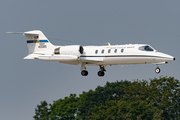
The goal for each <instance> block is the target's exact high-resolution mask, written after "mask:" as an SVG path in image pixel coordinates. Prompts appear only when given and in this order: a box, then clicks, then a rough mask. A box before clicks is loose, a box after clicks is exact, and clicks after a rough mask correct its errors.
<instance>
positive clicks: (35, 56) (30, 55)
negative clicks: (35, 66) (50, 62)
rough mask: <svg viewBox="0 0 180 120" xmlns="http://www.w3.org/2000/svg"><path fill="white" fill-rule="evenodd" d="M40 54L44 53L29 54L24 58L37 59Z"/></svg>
mask: <svg viewBox="0 0 180 120" xmlns="http://www.w3.org/2000/svg"><path fill="white" fill-rule="evenodd" d="M40 55H42V54H29V55H27V56H26V57H24V58H23V59H35V58H37V57H38V56H40Z"/></svg>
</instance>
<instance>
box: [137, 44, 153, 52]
mask: <svg viewBox="0 0 180 120" xmlns="http://www.w3.org/2000/svg"><path fill="white" fill-rule="evenodd" d="M139 50H143V51H154V49H153V48H152V47H150V46H148V45H147V46H141V47H139Z"/></svg>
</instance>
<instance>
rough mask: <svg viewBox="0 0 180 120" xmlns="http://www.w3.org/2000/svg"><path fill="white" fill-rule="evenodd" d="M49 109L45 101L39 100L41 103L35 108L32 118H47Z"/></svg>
mask: <svg viewBox="0 0 180 120" xmlns="http://www.w3.org/2000/svg"><path fill="white" fill-rule="evenodd" d="M49 115H50V110H49V108H48V104H47V102H46V101H41V105H37V108H35V116H33V118H34V120H49Z"/></svg>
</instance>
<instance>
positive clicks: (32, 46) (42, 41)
mask: <svg viewBox="0 0 180 120" xmlns="http://www.w3.org/2000/svg"><path fill="white" fill-rule="evenodd" d="M23 35H26V41H27V46H28V50H29V54H32V53H44V51H48V50H52V49H53V48H54V45H52V44H51V43H50V42H49V40H48V39H47V38H46V36H45V35H44V34H43V33H42V32H41V31H40V30H34V31H27V32H24V33H23Z"/></svg>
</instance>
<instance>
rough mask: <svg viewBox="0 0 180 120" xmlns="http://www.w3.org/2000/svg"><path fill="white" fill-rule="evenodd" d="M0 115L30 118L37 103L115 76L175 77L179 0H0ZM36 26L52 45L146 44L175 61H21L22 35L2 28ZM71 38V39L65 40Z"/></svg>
mask: <svg viewBox="0 0 180 120" xmlns="http://www.w3.org/2000/svg"><path fill="white" fill-rule="evenodd" d="M0 22H1V23H0V37H1V40H0V41H1V44H0V56H1V59H0V60H1V64H0V65H1V67H0V119H1V120H32V119H33V116H34V115H35V108H36V106H37V104H40V101H43V100H46V101H47V102H48V103H53V100H58V99H60V98H64V97H66V96H69V95H70V94H71V93H76V94H81V93H82V91H88V90H90V89H93V90H94V89H95V88H96V87H97V86H98V85H100V86H104V85H105V84H106V82H107V81H108V82H115V81H116V80H129V81H132V80H134V79H139V80H142V79H146V80H149V79H153V78H154V77H156V78H159V77H160V76H168V77H169V76H172V77H175V78H176V79H179V80H180V54H179V52H180V47H179V46H180V1H179V0H172V1H169V0H158V1H157V0H151V1H144V0H128V1H127V0H111V1H110V0H89V1H87V0H51V1H50V0H1V2H0ZM29 30H41V31H42V32H43V33H44V34H45V35H46V36H47V37H48V38H49V40H50V41H51V43H53V44H55V45H71V44H80V45H88V44H86V43H89V44H95V45H105V44H107V42H110V43H111V45H114V44H129V43H132V44H133V43H134V44H142V43H147V44H150V45H151V46H152V47H154V48H155V49H156V50H158V51H160V52H163V53H167V54H169V55H172V56H174V57H175V58H176V61H173V62H170V63H168V64H165V65H159V67H160V68H161V73H160V74H156V73H155V68H156V65H154V64H146V65H129V66H128V67H127V66H124V67H123V68H122V65H117V66H107V68H106V70H107V72H106V73H105V76H104V77H98V76H97V72H98V70H99V66H87V70H88V71H89V75H88V76H87V77H83V76H81V74H80V72H81V71H80V66H72V65H66V64H60V63H57V62H44V61H38V60H23V58H24V57H25V56H26V55H27V54H28V50H27V45H26V40H25V36H23V35H13V34H6V33H5V32H8V31H12V32H25V31H29ZM70 41H72V42H70Z"/></svg>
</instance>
